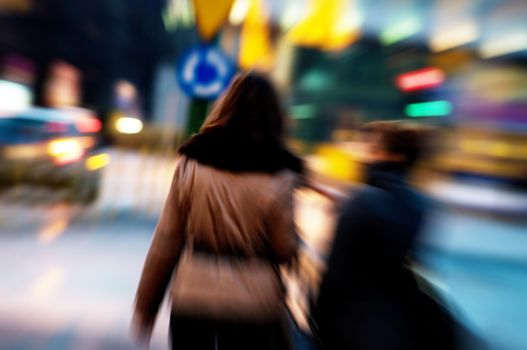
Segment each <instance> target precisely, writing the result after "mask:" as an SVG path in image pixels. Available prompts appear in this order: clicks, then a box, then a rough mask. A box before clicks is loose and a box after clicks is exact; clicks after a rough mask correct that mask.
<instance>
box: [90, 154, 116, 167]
mask: <svg viewBox="0 0 527 350" xmlns="http://www.w3.org/2000/svg"><path fill="white" fill-rule="evenodd" d="M109 163H110V155H108V154H107V153H101V154H98V155H95V156H91V157H89V158H88V159H86V169H88V170H90V171H95V170H97V169H101V168H103V167H105V166H107V165H108V164H109Z"/></svg>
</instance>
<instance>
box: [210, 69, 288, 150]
mask: <svg viewBox="0 0 527 350" xmlns="http://www.w3.org/2000/svg"><path fill="white" fill-rule="evenodd" d="M218 129H223V130H227V131H229V132H232V133H233V135H238V136H240V137H244V138H249V139H251V140H252V141H254V142H257V143H261V144H268V145H275V146H281V145H282V142H283V141H282V136H283V132H284V112H283V109H282V106H281V104H280V100H279V98H278V94H277V92H276V90H275V88H274V86H273V85H272V84H271V82H270V81H269V80H268V79H267V78H266V77H264V76H262V75H260V74H258V73H254V72H249V73H240V74H238V75H236V77H235V78H234V79H233V81H232V83H231V85H230V86H229V88H228V89H227V91H226V92H225V93H224V95H223V96H222V97H220V99H219V100H218V101H217V102H216V104H215V106H214V108H213V109H212V111H211V112H210V114H209V116H208V117H207V119H206V120H205V122H204V123H203V125H202V127H201V130H200V131H201V133H209V132H212V131H214V130H218Z"/></svg>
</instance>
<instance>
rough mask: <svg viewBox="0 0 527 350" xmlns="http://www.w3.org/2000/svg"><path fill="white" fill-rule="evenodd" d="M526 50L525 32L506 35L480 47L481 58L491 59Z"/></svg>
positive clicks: (526, 39) (526, 32) (526, 33)
mask: <svg viewBox="0 0 527 350" xmlns="http://www.w3.org/2000/svg"><path fill="white" fill-rule="evenodd" d="M526 49H527V31H520V32H516V33H512V34H510V35H506V36H503V37H500V38H497V39H494V40H491V41H488V42H486V43H484V44H483V45H481V47H480V50H479V54H480V56H481V57H482V58H492V57H497V56H502V55H506V54H509V53H513V52H517V51H522V50H526Z"/></svg>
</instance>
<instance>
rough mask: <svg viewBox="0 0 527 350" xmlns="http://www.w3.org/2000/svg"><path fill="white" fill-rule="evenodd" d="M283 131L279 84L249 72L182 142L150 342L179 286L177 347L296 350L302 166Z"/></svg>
mask: <svg viewBox="0 0 527 350" xmlns="http://www.w3.org/2000/svg"><path fill="white" fill-rule="evenodd" d="M283 133H284V115H283V112H282V109H281V106H280V101H279V98H278V96H277V93H276V91H275V89H274V88H273V86H272V84H271V83H270V82H269V81H268V80H267V79H266V78H264V77H262V76H260V75H257V74H254V73H245V74H240V75H238V76H237V77H236V78H235V79H234V80H233V82H232V83H231V86H230V87H229V89H228V90H227V92H226V93H225V94H224V96H222V97H221V98H220V100H219V101H218V102H217V104H216V106H215V107H214V109H213V110H212V112H211V113H210V115H209V116H208V118H207V119H206V121H205V123H204V124H203V126H202V128H201V130H200V132H199V133H198V134H197V135H195V136H193V137H192V138H191V139H190V140H189V141H188V142H186V143H185V144H184V145H183V146H181V147H180V149H179V151H178V159H177V165H176V170H175V173H174V177H173V180H172V186H171V189H170V192H169V194H168V198H167V200H166V203H165V206H164V209H163V212H162V214H161V217H160V219H159V222H158V224H157V227H156V229H155V232H154V238H153V241H152V244H151V247H150V250H149V252H148V256H147V258H146V262H145V265H144V270H143V274H142V277H141V281H140V284H139V288H138V291H137V297H136V304H135V311H134V325H135V326H136V330H137V331H138V332H139V333H140V334H141V335H142V336H143V338H146V339H148V337H149V335H150V333H151V331H152V328H153V325H154V321H155V319H156V315H157V312H158V309H159V306H160V304H161V302H162V300H163V298H164V295H165V292H166V290H167V289H168V287H169V284H170V290H171V301H172V316H171V326H170V328H171V338H172V346H173V348H177V349H288V348H290V342H289V339H288V336H287V332H286V329H285V327H284V316H285V308H284V304H283V288H282V284H281V281H280V278H279V274H278V265H279V264H281V263H285V262H288V261H290V260H291V259H292V258H293V257H294V256H295V254H296V250H297V236H296V234H295V231H294V223H293V191H294V188H295V186H296V184H297V181H298V179H299V176H298V175H299V174H300V173H302V167H303V166H302V162H301V161H300V159H298V158H297V157H295V156H294V155H293V154H291V153H290V152H289V151H287V149H286V147H285V145H284V142H283Z"/></svg>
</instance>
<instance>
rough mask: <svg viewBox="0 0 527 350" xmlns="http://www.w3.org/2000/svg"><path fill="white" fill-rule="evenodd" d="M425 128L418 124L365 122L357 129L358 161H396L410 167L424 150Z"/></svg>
mask: <svg viewBox="0 0 527 350" xmlns="http://www.w3.org/2000/svg"><path fill="white" fill-rule="evenodd" d="M424 135H425V129H424V128H423V127H420V126H419V125H415V124H411V123H405V122H398V121H380V122H372V123H368V124H366V125H365V126H364V127H363V128H362V129H361V133H360V141H361V142H362V154H361V161H363V162H364V163H367V164H375V163H380V162H397V163H400V164H401V165H402V166H405V167H407V168H410V167H412V166H413V165H414V164H415V163H416V162H417V161H418V160H419V159H420V157H421V155H422V154H423V151H424V138H425V136H424Z"/></svg>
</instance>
